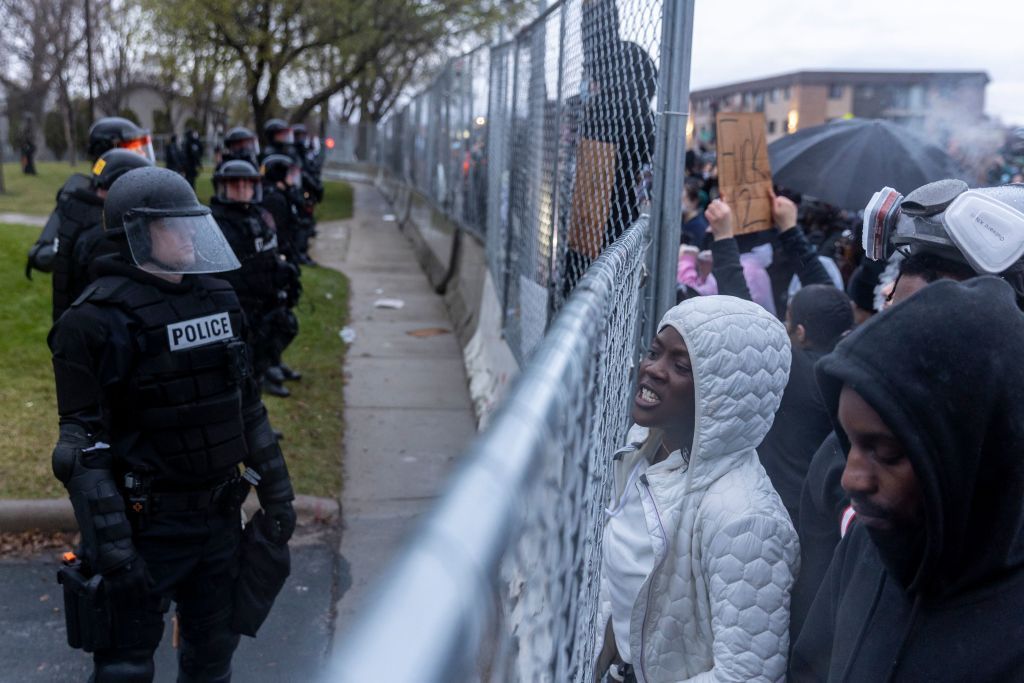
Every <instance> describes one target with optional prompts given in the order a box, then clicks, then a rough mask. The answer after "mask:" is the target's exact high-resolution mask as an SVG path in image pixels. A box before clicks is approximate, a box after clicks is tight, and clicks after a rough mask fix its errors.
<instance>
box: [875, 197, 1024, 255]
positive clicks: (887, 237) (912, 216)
mask: <svg viewBox="0 0 1024 683" xmlns="http://www.w3.org/2000/svg"><path fill="white" fill-rule="evenodd" d="M863 246H864V251H865V252H866V254H867V256H868V258H870V259H872V260H876V261H877V260H880V259H888V258H889V257H890V256H891V255H892V253H893V252H894V251H897V250H900V249H902V248H905V249H907V250H909V252H910V253H911V254H914V253H922V252H924V253H932V254H935V255H937V256H941V257H943V258H947V259H952V260H956V261H960V262H964V263H967V264H969V265H970V266H971V267H972V268H973V269H974V270H975V271H976V272H978V273H989V274H993V275H995V274H998V273H1002V272H1004V271H1005V270H1007V269H1008V268H1009V267H1010V266H1012V265H1013V264H1014V263H1016V262H1017V261H1018V259H1020V258H1021V256H1022V255H1024V185H1000V186H997V187H984V188H978V189H974V190H971V189H968V187H967V183H965V182H963V181H962V180H955V179H948V180H938V181H936V182H933V183H928V184H927V185H922V186H921V187H919V188H917V189H916V190H914V191H913V192H911V193H910V194H908V195H907V196H906V197H904V196H903V195H901V194H900V193H899V192H897V191H896V190H894V189H892V188H891V187H885V188H882V189H881V190H879V191H878V192H876V193H875V194H874V196H872V198H871V201H870V202H869V203H868V206H867V208H866V209H865V210H864V234H863Z"/></svg>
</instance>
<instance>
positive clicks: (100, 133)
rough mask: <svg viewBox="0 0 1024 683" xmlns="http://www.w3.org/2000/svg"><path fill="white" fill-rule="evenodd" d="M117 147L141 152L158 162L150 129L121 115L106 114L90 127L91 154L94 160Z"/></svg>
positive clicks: (151, 161)
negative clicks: (141, 126)
mask: <svg viewBox="0 0 1024 683" xmlns="http://www.w3.org/2000/svg"><path fill="white" fill-rule="evenodd" d="M115 147H117V148H121V149H127V150H129V151H131V152H135V153H136V154H140V155H142V156H144V157H146V158H147V159H149V161H150V163H156V155H155V154H154V153H153V140H152V138H151V137H150V136H149V131H148V130H146V129H145V128H140V127H138V126H137V125H135V124H134V123H132V122H131V121H129V120H128V119H125V118H121V117H120V116H106V117H104V118H102V119H100V120H99V121H97V122H96V123H94V124H92V128H90V129H89V150H88V152H89V156H91V157H92V158H93V160H95V159H98V158H99V157H100V155H102V154H103V153H104V152H106V151H107V150H108V149H114V148H115Z"/></svg>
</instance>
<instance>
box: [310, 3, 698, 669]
mask: <svg viewBox="0 0 1024 683" xmlns="http://www.w3.org/2000/svg"><path fill="white" fill-rule="evenodd" d="M692 17H693V7H692V2H687V1H686V0H680V1H679V2H675V0H668V1H666V2H662V1H661V0H564V1H563V2H558V3H555V4H553V5H552V6H551V7H550V8H549V9H548V10H547V11H545V12H544V14H543V15H542V16H541V17H540V18H538V19H537V20H536V21H535V22H533V23H532V24H531V25H529V26H528V27H527V28H525V29H524V30H523V31H521V32H520V33H519V34H518V35H517V36H516V37H515V38H514V39H513V40H511V41H508V42H506V43H503V44H501V45H498V46H495V47H492V48H490V49H486V50H477V51H475V52H472V53H470V54H468V55H465V56H463V57H461V58H458V59H456V60H453V61H451V62H449V63H448V65H447V66H446V68H445V69H444V70H443V71H442V72H441V73H440V74H439V75H438V77H437V78H436V79H435V80H434V82H433V83H432V84H431V85H430V86H429V87H428V88H427V89H426V90H424V91H423V92H421V93H420V94H419V95H417V96H416V97H414V98H413V99H412V100H411V101H410V103H409V104H408V106H406V107H405V108H403V109H402V110H401V111H400V112H398V113H397V114H396V115H394V116H392V117H391V118H390V119H388V120H387V121H386V122H385V123H384V124H382V125H381V126H380V127H379V129H378V131H377V157H376V161H377V163H378V164H380V165H381V166H382V167H383V168H385V169H387V171H388V173H389V174H390V175H391V176H392V179H393V180H397V182H394V183H390V184H388V190H389V194H390V195H391V196H392V198H393V199H394V200H395V202H396V203H401V202H402V201H403V199H407V198H408V188H409V187H412V188H415V189H416V190H417V191H418V192H419V193H420V194H422V195H423V196H425V197H426V198H427V199H428V200H429V201H430V202H431V203H432V204H433V205H434V207H435V208H437V209H439V210H441V211H443V212H444V213H445V214H446V216H447V217H448V218H449V219H450V220H452V221H453V222H455V223H456V225H457V226H459V229H460V230H463V231H467V232H472V233H474V234H476V235H477V236H479V237H481V238H482V239H483V241H484V243H485V244H486V252H487V263H488V268H489V270H490V274H491V276H492V277H493V280H494V283H495V285H496V287H495V288H496V290H497V292H498V296H499V299H500V300H501V304H502V306H503V312H504V317H503V325H504V331H505V335H506V340H507V341H508V343H509V346H510V347H511V348H512V349H513V352H514V353H515V354H516V355H517V356H518V357H519V359H520V361H521V363H522V364H523V372H522V375H521V377H520V378H519V379H518V380H517V382H516V384H515V385H514V386H513V388H512V389H511V390H510V392H509V394H508V395H507V397H506V398H505V400H504V402H503V404H502V406H501V407H500V408H499V410H498V412H497V413H496V414H495V415H494V416H493V417H492V418H491V420H490V423H489V426H488V428H487V430H486V431H485V432H484V433H483V434H482V435H481V436H480V437H479V438H478V439H477V440H476V442H475V443H474V444H473V445H472V446H471V447H470V448H469V449H468V451H467V452H466V453H465V454H464V456H463V463H464V465H463V467H462V469H461V471H460V472H459V474H458V475H457V476H456V477H455V479H454V481H453V483H452V484H451V487H450V489H449V490H448V492H447V494H446V495H445V496H444V497H443V498H442V500H441V502H440V504H439V505H438V507H437V509H435V510H434V512H433V513H431V514H430V516H429V518H428V520H427V521H426V522H425V523H424V525H423V526H422V527H421V528H420V529H419V531H418V532H417V533H416V534H415V536H414V537H413V541H412V543H411V545H410V547H409V548H408V549H407V550H406V552H405V554H404V556H403V557H402V559H401V560H400V561H399V562H398V563H397V564H396V566H395V567H394V568H393V569H392V571H391V573H390V575H389V576H388V577H387V578H386V580H385V581H384V582H383V587H382V588H381V590H380V592H379V593H378V594H377V596H376V599H373V600H372V602H371V603H370V604H371V605H372V606H371V608H370V609H369V610H368V611H367V612H365V613H364V614H363V615H362V616H361V617H360V620H359V621H358V622H357V624H356V626H355V628H354V629H353V630H352V631H351V632H350V633H349V634H348V636H347V637H346V638H345V639H344V640H343V641H342V648H341V651H340V652H338V653H337V654H336V655H335V657H334V658H333V660H332V662H331V667H330V670H329V672H328V674H327V676H326V677H325V679H324V680H346V681H347V680H353V681H356V680H388V681H456V680H457V681H463V680H488V681H512V680H522V681H558V682H562V681H583V680H589V679H590V676H591V674H592V667H593V658H594V655H595V654H596V653H595V651H594V645H595V642H596V641H597V638H598V635H599V633H598V632H599V631H601V632H602V633H603V627H604V625H603V624H597V623H596V621H597V619H596V617H597V595H598V577H599V569H600V556H601V555H600V552H601V529H602V528H603V522H604V519H603V514H602V510H603V504H604V503H605V502H606V501H607V493H608V486H609V477H608V474H607V472H608V463H609V457H610V454H611V452H612V451H614V450H615V448H616V447H617V446H619V445H621V442H622V440H623V439H624V436H625V431H626V428H627V426H628V424H627V410H628V405H629V396H630V393H631V390H632V386H633V381H632V380H633V376H632V375H633V368H634V365H635V360H636V358H637V357H638V345H639V343H640V341H641V337H642V336H644V335H645V334H647V333H649V330H644V329H643V327H644V322H645V319H646V320H649V319H650V317H651V310H652V309H653V308H654V307H657V306H660V307H662V308H663V307H664V306H665V303H666V302H664V301H659V302H658V303H657V304H652V303H651V300H652V299H653V294H652V292H653V291H654V290H655V287H653V286H652V285H657V286H658V290H659V291H660V285H661V283H660V282H659V280H661V279H664V278H665V277H667V278H669V279H670V281H671V283H672V284H674V281H675V259H676V251H677V249H678V227H679V226H678V221H679V216H680V213H681V212H680V190H681V173H680V172H678V171H680V170H681V167H682V162H683V159H682V156H681V155H682V149H683V147H682V144H681V141H682V139H683V135H684V130H685V117H684V116H681V115H679V111H672V110H673V109H676V110H683V111H685V108H686V84H687V81H686V80H685V77H686V76H688V69H689V42H690V26H691V24H692ZM663 28H664V30H663ZM666 66H668V67H669V68H667V69H666ZM659 72H660V73H661V77H660V78H661V80H660V81H659ZM666 73H668V74H675V77H679V75H680V74H681V73H682V74H683V77H684V80H683V82H682V83H667V82H666V81H665V79H666V78H667V76H666V75H665V74H666ZM666 94H667V95H668V97H666ZM659 100H660V102H659ZM656 112H657V113H656ZM656 141H657V143H656ZM655 144H657V145H658V149H655ZM668 150H675V156H678V157H679V158H674V157H673V158H668V157H667V156H666V152H667V151H668ZM676 166H678V167H679V169H676V168H675V167H676ZM652 179H653V180H652ZM653 183H657V184H658V188H659V191H658V196H656V197H654V199H655V201H653V203H652V194H653V193H652V184H653ZM674 185H679V187H674V189H673V186H674ZM648 209H650V214H651V217H652V219H651V220H649V219H648V218H647V215H646V214H647V213H648ZM665 216H668V217H669V219H668V220H669V222H672V221H674V222H675V225H674V226H673V225H669V224H667V223H666V224H665V225H661V226H659V225H658V223H659V221H661V222H663V223H664V222H665ZM662 233H664V234H662ZM673 235H674V237H673ZM673 240H674V245H671V244H670V247H671V248H670V250H669V251H670V252H671V253H669V254H668V255H667V256H664V255H663V254H661V253H660V252H661V251H664V249H662V246H663V243H664V242H666V241H667V242H669V243H671V242H673ZM649 252H654V256H653V257H652V256H650V255H649ZM652 268H653V272H652ZM669 270H671V272H669ZM649 273H650V274H652V275H653V277H650V278H648V277H647V274H649ZM659 273H660V275H661V277H659ZM672 292H674V287H672V288H671V290H670V294H671V293H672Z"/></svg>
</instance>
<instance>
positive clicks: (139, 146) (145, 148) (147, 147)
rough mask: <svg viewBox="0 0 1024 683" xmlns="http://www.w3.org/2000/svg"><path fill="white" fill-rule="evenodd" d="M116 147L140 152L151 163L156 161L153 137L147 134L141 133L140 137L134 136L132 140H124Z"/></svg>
mask: <svg viewBox="0 0 1024 683" xmlns="http://www.w3.org/2000/svg"><path fill="white" fill-rule="evenodd" d="M118 147H120V148H121V149H127V150H129V151H132V152H135V153H136V154H141V155H142V156H144V157H146V158H147V159H149V162H150V163H151V164H155V163H156V155H155V154H154V153H153V139H152V138H151V137H149V136H148V135H143V136H142V137H141V138H135V139H134V140H125V141H124V142H122V143H121V144H119V145H118Z"/></svg>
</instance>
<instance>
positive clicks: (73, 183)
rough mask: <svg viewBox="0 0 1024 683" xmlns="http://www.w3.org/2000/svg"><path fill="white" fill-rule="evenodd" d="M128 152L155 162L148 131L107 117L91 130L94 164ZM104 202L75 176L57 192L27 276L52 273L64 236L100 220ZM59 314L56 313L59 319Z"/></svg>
mask: <svg viewBox="0 0 1024 683" xmlns="http://www.w3.org/2000/svg"><path fill="white" fill-rule="evenodd" d="M114 148H120V149H127V150H130V151H132V152H135V153H137V154H140V155H142V156H144V157H145V158H146V159H148V160H149V161H150V163H153V162H154V161H155V160H156V156H155V155H154V154H153V142H152V140H151V139H150V136H149V131H148V130H145V129H143V128H139V127H138V126H136V125H135V124H134V123H132V122H131V121H129V120H128V119H123V118H120V117H117V116H108V117H105V118H102V119H99V120H98V121H96V122H95V123H94V124H93V125H92V127H91V128H89V147H88V153H89V159H90V160H91V161H92V163H94V164H95V163H96V160H97V159H99V158H100V155H102V154H103V153H104V152H106V151H107V150H109V149H114ZM102 207H103V201H102V200H101V199H100V197H98V196H97V195H96V188H95V187H94V186H93V184H92V177H91V176H87V175H84V174H81V173H75V174H73V175H72V176H71V177H70V178H68V179H67V181H65V183H64V185H63V186H61V188H60V190H58V191H57V205H56V207H55V208H54V210H53V212H52V213H51V214H50V217H49V218H48V219H47V220H46V225H45V226H44V227H43V231H42V233H41V234H40V235H39V239H38V240H37V241H36V242H35V244H33V245H32V247H31V248H30V249H29V252H28V261H27V263H26V264H25V277H27V278H29V279H31V277H32V270H33V269H35V270H38V271H39V272H42V273H50V272H52V271H53V259H54V256H55V254H56V253H57V252H58V251H60V240H61V235H62V234H63V235H75V234H78V233H79V232H80V231H81V230H84V229H85V228H88V227H89V226H90V225H95V224H97V223H99V222H100V220H101V217H102V216H101V212H102ZM59 314H60V311H58V310H57V309H56V308H55V309H54V311H53V319H54V320H56V319H57V317H58V315H59Z"/></svg>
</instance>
